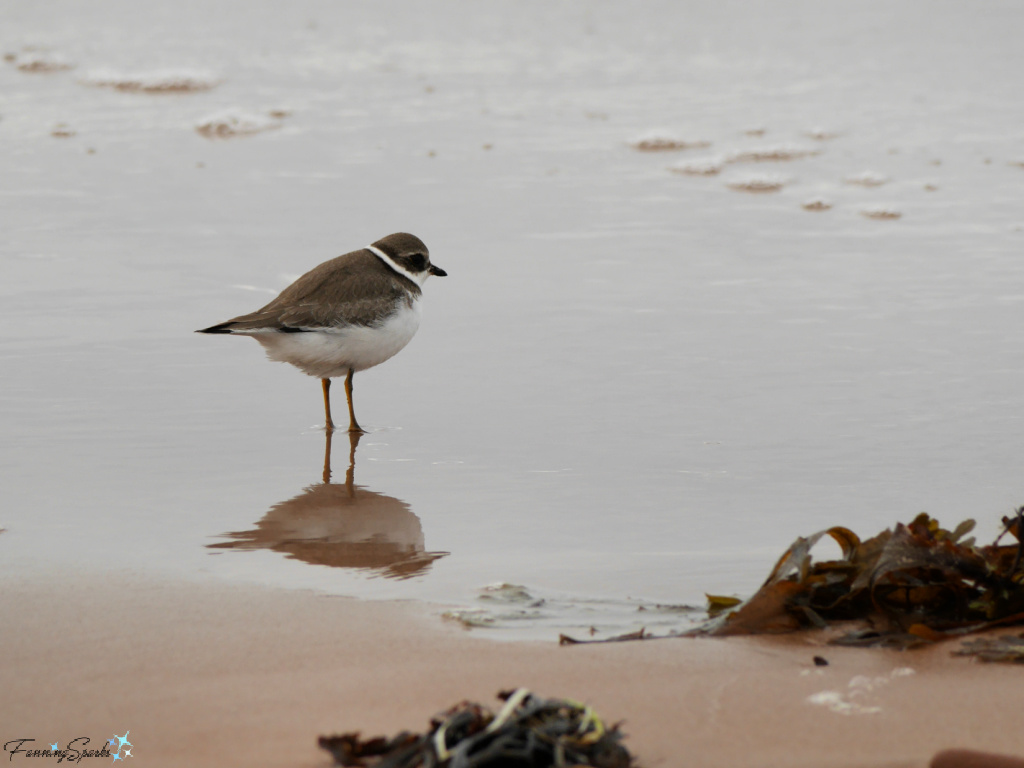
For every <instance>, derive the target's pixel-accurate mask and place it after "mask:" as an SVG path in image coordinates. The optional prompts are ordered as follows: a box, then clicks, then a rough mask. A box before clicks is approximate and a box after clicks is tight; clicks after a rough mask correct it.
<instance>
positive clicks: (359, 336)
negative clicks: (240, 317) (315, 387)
mask: <svg viewBox="0 0 1024 768" xmlns="http://www.w3.org/2000/svg"><path fill="white" fill-rule="evenodd" d="M419 327H420V307H419V302H418V301H416V302H413V305H412V307H408V306H406V305H404V304H403V305H402V306H401V309H399V310H398V311H397V312H396V313H395V314H394V315H392V316H391V317H389V318H388V319H387V320H386V321H385V322H383V323H381V324H380V325H377V326H361V325H351V326H347V327H345V328H330V329H324V330H322V331H304V332H302V333H280V332H277V331H264V332H260V333H253V334H249V335H251V336H252V337H253V338H254V339H256V341H258V342H259V343H260V344H262V345H263V347H264V348H265V349H266V350H267V357H269V358H270V359H271V360H276V361H278V362H281V363H291V364H292V365H294V366H296V367H297V368H299V369H300V370H301V371H303V372H304V373H308V374H309V375H310V376H316V377H317V378H318V379H329V378H331V377H334V376H345V375H347V374H348V372H349V371H350V370H352V371H365V370H366V369H367V368H373V366H375V365H380V364H381V363H383V362H384V361H385V360H388V359H389V358H391V357H394V356H395V355H396V354H398V353H399V352H400V351H401V350H402V348H403V347H405V345H406V344H408V343H409V341H410V340H411V339H412V337H413V336H415V335H416V330H417V329H418V328H419Z"/></svg>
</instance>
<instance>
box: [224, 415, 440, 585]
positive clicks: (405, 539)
mask: <svg viewBox="0 0 1024 768" xmlns="http://www.w3.org/2000/svg"><path fill="white" fill-rule="evenodd" d="M332 435H333V432H332V431H331V430H328V431H327V432H326V441H327V442H326V446H325V448H324V473H323V482H322V483H317V484H316V485H311V486H310V487H309V488H307V489H306V490H304V491H303V492H302V493H300V494H299V495H298V496H296V497H295V498H293V499H288V500H287V501H282V502H281V503H279V504H275V505H274V506H273V507H271V508H270V510H269V511H268V512H267V514H265V515H264V516H263V519H262V520H260V521H259V522H258V523H256V528H255V529H254V530H251V531H237V532H235V533H225V534H223V535H224V536H225V537H227V538H228V539H230V541H225V542H220V543H217V544H209V545H207V546H208V547H210V548H211V549H217V550H224V549H269V550H272V551H274V552H281V553H284V554H285V555H286V556H287V557H290V558H293V559H295V560H301V561H303V562H305V563H309V564H310V565H329V566H332V567H335V568H361V569H365V570H369V571H372V572H374V573H375V574H377V575H381V576H385V577H388V578H392V579H409V578H412V577H414V576H422V575H423V574H425V573H426V572H427V571H428V570H429V569H430V566H431V564H432V563H433V562H434V561H435V560H439V559H440V558H442V557H444V556H445V555H447V554H449V553H448V552H427V551H426V547H425V545H424V542H423V528H422V527H421V526H420V519H419V518H418V517H417V516H416V515H415V514H413V511H412V509H410V508H409V505H408V504H406V503H405V502H404V501H399V500H398V499H396V498H394V497H392V496H385V495H384V494H383V493H376V492H374V491H370V490H367V489H366V488H363V487H362V486H358V485H356V484H355V464H356V446H357V445H358V444H359V439H360V438H361V437H362V433H358V432H349V433H348V436H349V446H350V449H349V455H348V470H347V471H346V473H345V484H344V485H341V484H339V483H332V482H331V438H332Z"/></svg>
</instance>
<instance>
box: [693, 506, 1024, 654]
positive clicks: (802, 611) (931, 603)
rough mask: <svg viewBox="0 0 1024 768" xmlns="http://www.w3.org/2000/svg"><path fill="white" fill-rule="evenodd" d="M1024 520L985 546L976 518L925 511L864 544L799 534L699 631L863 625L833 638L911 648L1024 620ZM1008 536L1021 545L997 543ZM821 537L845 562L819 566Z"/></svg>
mask: <svg viewBox="0 0 1024 768" xmlns="http://www.w3.org/2000/svg"><path fill="white" fill-rule="evenodd" d="M1022 520H1024V507H1022V508H1021V509H1019V510H1017V512H1016V514H1015V515H1014V516H1013V517H1011V518H1003V525H1004V529H1003V532H1002V533H1000V534H999V536H998V537H997V538H996V540H995V542H994V543H992V544H991V545H988V546H977V545H976V544H975V542H974V539H973V538H965V537H966V536H967V534H968V533H970V531H971V530H973V528H974V521H973V520H966V521H965V522H963V523H961V524H960V525H958V526H957V527H956V528H955V529H954V530H952V531H949V530H946V529H944V528H942V526H941V525H939V523H938V521H936V520H934V519H932V518H931V517H929V516H928V515H927V514H923V513H922V514H920V515H918V516H917V517H916V518H915V519H914V520H913V522H911V523H909V524H908V525H903V524H902V523H901V524H898V525H896V526H895V527H894V528H893V529H892V530H886V531H883V532H882V533H880V534H878V535H877V536H875V537H873V538H870V539H867V540H865V541H861V539H860V538H858V537H857V535H856V534H855V533H853V531H851V530H849V529H847V528H842V527H838V526H837V527H833V528H829V529H828V530H825V531H820V532H819V533H816V534H814V535H813V536H810V537H808V538H799V539H797V540H796V541H795V542H794V543H793V545H792V546H791V547H790V548H789V549H788V550H787V551H786V553H785V554H784V555H783V556H782V557H781V558H780V559H779V561H778V563H777V564H776V566H775V568H774V569H772V572H771V574H769V576H768V579H767V580H766V581H765V583H764V585H763V586H762V587H761V588H760V589H759V590H758V591H757V593H756V594H755V595H754V596H753V597H751V598H750V599H749V600H747V601H745V602H743V603H742V604H740V605H739V606H738V607H736V608H735V609H734V610H730V611H723V612H722V613H721V615H719V616H717V617H716V618H713V619H712V620H711V621H710V622H709V623H708V624H707V625H705V626H704V627H702V628H701V629H699V630H697V631H696V633H697V634H705V635H715V636H723V635H737V634H758V633H768V632H789V631H793V630H798V629H802V628H809V627H825V626H828V625H829V624H831V623H833V622H839V621H849V620H858V621H860V622H862V624H861V627H860V628H859V629H857V630H855V631H853V632H850V633H847V634H846V635H843V636H842V637H840V638H837V639H835V640H833V641H832V642H834V643H837V644H845V645H889V646H894V647H911V646H914V645H919V644H921V643H925V642H934V641H937V640H943V639H946V638H948V637H954V636H958V635H963V634H967V633H969V632H976V631H980V630H984V629H989V628H992V627H996V626H1003V625H1010V624H1021V623H1024V570H1022V568H1021V566H1022V564H1024V563H1022V555H1024V541H1022ZM1006 534H1010V535H1011V536H1013V537H1014V538H1015V539H1016V542H1015V543H1012V544H1008V545H1001V544H1000V541H1001V540H1002V538H1003V537H1004V536H1005V535H1006ZM825 536H828V537H831V538H832V539H833V540H834V541H835V542H836V543H837V544H838V545H839V547H840V549H841V550H842V558H841V559H839V560H830V561H824V562H817V563H816V562H813V561H812V558H811V548H812V547H813V546H814V545H815V544H816V543H817V542H818V541H819V540H820V539H822V538H823V537H825ZM713 603H714V599H713Z"/></svg>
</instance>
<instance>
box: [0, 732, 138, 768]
mask: <svg viewBox="0 0 1024 768" xmlns="http://www.w3.org/2000/svg"><path fill="white" fill-rule="evenodd" d="M129 733H130V731H125V732H124V736H118V735H117V734H116V733H115V734H114V738H112V739H107V741H106V742H105V743H104V745H103V746H102V747H100V748H99V749H89V743H90V739H89V737H88V736H79V737H78V738H77V739H72V740H71V741H69V742H68V743H67V744H66V745H64V747H61V745H60V742H59V741H55V742H53V744H50V745H49V746H48V749H40V748H39V747H36V746H35V741H36V740H35V739H11V740H10V741H8V742H7V743H6V744H4V752H7V753H8V757H7V759H8V761H10V762H13V761H14V756H15V755H17V756H18V757H49V758H55V759H56V760H57V762H58V763H63V762H64V761H65V760H67V761H68V762H69V763H80V762H81V761H82V758H83V757H110V758H113V759H112V760H111V762H114V763H116V762H117V761H118V760H124V759H125V758H129V757H131V756H132V747H133V745H132V743H131V742H130V741H128V734H129Z"/></svg>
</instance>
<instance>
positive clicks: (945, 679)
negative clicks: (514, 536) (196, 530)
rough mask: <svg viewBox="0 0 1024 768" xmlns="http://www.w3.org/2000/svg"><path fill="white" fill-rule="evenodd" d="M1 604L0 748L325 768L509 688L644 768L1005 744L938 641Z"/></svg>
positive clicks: (351, 613) (80, 600)
mask: <svg viewBox="0 0 1024 768" xmlns="http://www.w3.org/2000/svg"><path fill="white" fill-rule="evenodd" d="M5 598H6V599H5V600H4V601H2V602H0V622H2V625H3V626H4V627H5V628H6V629H5V632H4V633H3V640H2V646H0V647H2V653H3V657H4V659H5V662H6V663H5V664H4V665H3V672H2V673H0V675H2V676H0V683H2V686H3V691H4V695H3V704H2V705H0V722H2V723H3V738H4V739H5V741H7V740H10V739H15V738H17V739H21V738H34V739H36V740H37V742H36V743H37V744H38V745H40V746H42V747H43V748H46V747H45V746H44V745H43V742H44V741H45V742H46V743H47V744H49V743H51V742H52V741H53V740H54V739H57V740H58V741H59V742H60V743H61V744H62V745H63V743H64V742H65V741H69V740H71V739H74V738H77V737H80V736H88V737H90V738H91V739H93V743H94V744H99V743H100V742H101V741H102V740H104V739H107V738H110V736H111V734H114V733H115V732H116V734H123V733H124V731H126V730H127V731H129V737H128V738H129V740H130V741H131V743H132V744H133V745H134V746H133V749H132V752H133V754H132V757H137V758H138V760H139V765H146V766H182V765H189V766H221V767H222V768H229V767H230V766H246V767H247V768H253V767H256V766H267V767H268V768H269V767H271V766H274V767H278V766H280V767H282V768H283V767H284V766H291V767H293V768H294V767H301V766H310V767H312V766H327V765H330V764H331V760H330V758H329V756H328V755H327V754H326V753H324V752H321V751H320V750H319V749H318V747H317V746H316V737H317V736H318V735H320V734H328V733H335V732H344V731H350V730H359V731H362V733H363V734H364V735H366V736H369V735H376V734H378V733H380V734H394V733H396V732H397V731H399V730H403V729H409V730H423V729H425V728H426V723H427V719H428V718H429V716H430V715H432V714H434V713H435V712H438V711H440V710H442V709H445V708H447V707H448V706H449V705H451V704H454V703H456V702H458V701H461V700H463V699H471V700H476V701H479V702H481V703H485V704H488V705H493V704H494V701H495V699H494V694H495V693H496V692H497V691H498V690H499V689H504V688H509V687H517V686H526V687H528V688H530V689H532V690H535V691H537V692H538V693H541V694H544V695H548V696H559V697H566V698H575V699H578V700H582V701H585V702H587V703H589V704H590V705H592V706H593V707H594V708H595V709H596V711H597V712H598V713H599V714H601V715H602V716H603V717H604V718H605V719H606V720H608V721H609V722H617V721H624V722H625V725H624V730H625V731H626V733H627V734H628V738H627V740H626V745H627V746H628V747H629V748H630V750H631V751H632V752H633V753H634V754H635V755H636V756H637V757H638V758H639V761H640V764H641V765H644V766H648V767H649V768H654V767H655V766H674V765H700V766H707V767H709V768H713V767H714V766H723V767H724V766H733V767H736V766H739V767H742V766H750V767H751V768H753V767H754V766H758V767H759V768H760V767H763V766H787V767H789V768H793V767H799V766H808V768H810V766H816V767H818V768H846V767H849V768H855V767H860V768H863V767H867V766H875V767H882V766H892V767H894V768H895V766H901V767H903V766H905V767H906V768H911V767H912V766H926V765H928V763H929V761H930V759H931V758H932V756H933V755H934V754H935V753H936V752H937V751H939V750H940V749H944V748H952V747H960V748H964V747H969V748H974V749H986V750H990V751H996V752H1000V751H1001V752H1004V753H1011V754H1012V753H1013V751H1014V750H1015V749H1019V745H1020V739H1019V734H1018V729H1017V716H1018V708H1017V707H1016V706H1015V705H1014V702H1017V701H1019V696H1020V680H1019V675H1018V672H1019V670H1017V669H1007V668H1006V667H1005V666H1003V665H984V664H976V663H972V662H970V661H967V660H965V659H962V658H954V657H951V656H950V654H949V652H950V650H952V649H953V647H954V646H953V645H950V644H947V645H940V646H938V647H933V648H930V649H926V650H921V651H912V652H897V651H885V650H861V649H841V648H834V647H822V646H821V645H820V643H818V642H816V641H815V640H814V638H813V637H810V638H808V637H806V636H800V637H796V636H788V637H776V638H767V637H760V638H730V639H727V640H709V639H703V640H689V639H688V640H683V639H671V640H660V641H654V642H644V643H621V644H614V645H602V646H576V647H559V646H558V645H557V644H556V643H555V642H554V641H552V642H550V643H503V642H495V641H492V640H488V639H485V638H482V637H480V636H477V635H474V634H471V633H468V632H466V631H465V630H462V629H461V628H458V627H456V626H454V625H452V624H449V623H446V622H444V621H442V620H441V619H440V618H439V615H438V613H439V611H438V609H437V608H436V607H432V606H429V605H425V604H422V603H397V602H393V603H367V602H362V601H358V600H352V599H344V598H332V597H326V596H318V595H315V594H312V593H299V594H295V593H289V592H285V591H278V590H269V589H266V590H265V589H256V588H249V587H237V586H223V587H216V586H215V587H210V586H203V587H198V586H194V585H183V584H181V583H174V584H170V583H160V582H157V581H153V580H139V579H135V578H131V577H128V576H126V575H112V576H107V577H102V578H100V577H93V578H74V579H67V580H64V579H57V578H54V579H53V580H52V581H50V582H48V583H45V582H44V583H40V582H39V581H38V580H35V581H23V582H20V583H17V582H16V583H8V584H7V585H5ZM815 655H820V656H823V657H824V658H826V659H827V660H828V661H829V665H828V666H826V667H816V666H815V665H814V663H813V657H814V656H815ZM910 670H912V672H911V671H910ZM816 695H817V699H818V700H819V701H829V702H831V703H830V704H822V703H818V704H816V703H812V702H811V700H810V699H809V697H814V696H816ZM15 757H18V758H19V759H18V760H12V763H16V762H23V758H22V757H21V756H15ZM89 762H90V761H89V760H84V763H85V764H88V763H89Z"/></svg>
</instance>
